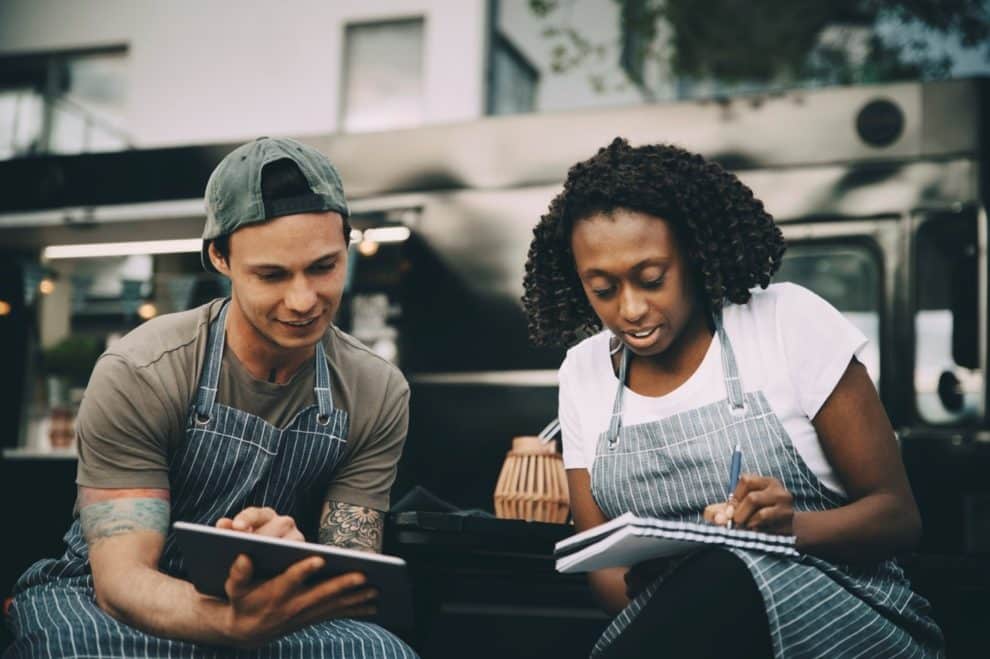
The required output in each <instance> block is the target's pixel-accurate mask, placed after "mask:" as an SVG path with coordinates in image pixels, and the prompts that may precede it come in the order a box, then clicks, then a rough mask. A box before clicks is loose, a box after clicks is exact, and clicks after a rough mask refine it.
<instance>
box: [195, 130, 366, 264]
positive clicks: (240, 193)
mask: <svg viewBox="0 0 990 659" xmlns="http://www.w3.org/2000/svg"><path fill="white" fill-rule="evenodd" d="M285 159H288V160H291V161H292V162H294V163H295V164H296V165H297V166H298V167H299V171H300V172H302V174H303V176H305V177H306V182H307V183H309V188H310V192H308V193H306V194H303V195H299V196H296V197H288V198H284V199H265V198H264V197H263V195H262V193H261V170H262V169H263V168H264V167H265V165H267V164H268V163H271V162H275V161H276V160H285ZM321 211H336V212H337V213H340V214H341V215H342V216H344V217H345V218H346V217H348V216H349V215H350V211H349V210H348V209H347V201H345V199H344V187H343V185H342V184H341V182H340V174H338V173H337V170H336V169H335V168H334V166H333V165H332V164H331V163H330V160H329V159H328V158H327V157H326V156H325V155H323V154H322V153H320V152H319V151H317V150H316V149H313V148H311V147H308V146H306V145H305V144H300V143H299V142H296V141H295V140H290V139H287V138H277V137H259V138H258V139H256V140H255V141H253V142H248V143H247V144H242V145H241V146H239V147H237V148H236V149H234V150H233V151H231V152H230V153H229V154H227V157H225V158H224V159H223V160H221V161H220V164H219V165H217V168H216V169H214V170H213V173H212V174H210V180H209V181H208V182H207V183H206V226H205V227H203V252H202V261H203V267H204V268H206V269H207V270H209V271H211V272H216V268H214V267H213V264H212V263H210V256H209V253H208V251H207V250H208V248H209V245H210V241H211V240H213V239H214V238H218V237H219V236H223V235H226V234H230V233H233V232H234V231H236V230H237V229H240V228H241V227H243V226H245V225H248V224H252V223H254V222H265V221H266V220H270V219H272V218H275V217H280V216H282V215H294V214H296V213H317V212H321Z"/></svg>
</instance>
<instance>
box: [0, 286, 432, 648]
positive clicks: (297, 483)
mask: <svg viewBox="0 0 990 659" xmlns="http://www.w3.org/2000/svg"><path fill="white" fill-rule="evenodd" d="M226 316H227V305H226V304H224V307H223V309H222V310H221V312H220V314H219V315H218V317H217V319H216V320H215V321H214V322H213V324H212V325H211V327H210V333H209V341H208V348H207V353H206V359H205V363H204V366H203V370H202V372H201V373H200V378H199V387H198V390H197V394H196V400H195V402H194V404H193V405H192V406H191V407H190V409H189V416H188V421H187V424H186V438H185V442H183V444H182V446H181V447H180V448H178V449H177V450H176V452H175V453H174V455H173V456H172V459H171V463H170V465H169V483H170V489H171V498H172V501H171V504H172V510H171V517H172V521H177V520H181V521H185V522H195V523H199V524H210V525H212V524H214V523H215V522H216V520H217V519H219V518H220V517H224V516H227V517H230V516H233V515H235V514H237V513H238V512H239V511H241V510H243V509H244V508H247V507H249V506H270V507H271V508H274V509H275V510H277V511H279V512H280V513H282V514H287V515H292V516H293V517H295V518H296V519H300V517H299V516H300V515H301V514H307V513H308V514H311V515H314V516H315V515H316V514H317V513H316V512H313V509H314V508H315V507H316V506H318V505H319V502H320V498H321V497H322V496H323V494H324V493H325V492H326V491H327V486H328V485H329V484H330V481H331V479H332V477H333V473H334V470H335V468H336V467H337V465H338V464H339V462H340V459H341V457H342V455H343V451H344V447H345V445H346V443H347V432H348V428H349V425H348V416H347V412H346V411H345V410H343V409H340V408H335V407H334V405H333V398H332V396H331V392H330V369H329V367H328V366H327V360H326V353H325V351H324V349H323V343H322V342H320V343H317V344H316V356H315V359H316V365H315V366H316V387H315V394H316V404H314V405H311V406H309V407H307V408H305V409H303V410H301V411H300V412H299V413H298V414H297V415H296V416H295V417H294V418H293V420H292V422H291V423H290V424H289V425H288V426H286V427H285V428H276V427H275V426H272V425H271V424H269V423H267V422H266V421H265V420H264V419H261V418H259V417H257V416H254V415H252V414H248V413H247V412H244V411H243V410H238V409H234V408H232V407H228V406H226V405H222V404H220V403H218V402H217V401H216V400H215V399H216V393H217V383H218V382H219V379H220V365H221V362H222V357H223V349H224V335H225V331H224V329H225V326H226V322H225V321H226ZM65 541H66V545H67V550H66V552H65V555H64V556H62V558H59V559H47V560H43V561H40V562H38V563H36V564H34V565H33V566H32V567H31V568H29V569H28V571H27V572H26V573H25V574H24V575H23V576H22V577H21V579H20V580H19V581H18V583H17V585H16V586H15V589H14V592H15V597H14V603H13V606H12V608H11V610H10V618H11V621H12V623H11V624H12V628H13V632H14V637H15V639H16V640H15V642H14V644H13V645H12V646H11V647H10V649H9V651H8V652H7V653H6V654H5V655H4V656H5V657H11V658H13V657H127V658H136V657H269V656H273V657H274V656H277V657H316V656H319V657H415V656H416V655H415V653H414V652H413V651H412V650H411V649H410V648H409V647H408V646H407V645H405V644H404V643H403V642H402V641H400V640H399V639H398V638H397V637H395V636H393V635H392V634H391V633H389V632H387V631H385V630H384V629H382V628H381V627H379V626H377V625H374V624H372V623H368V622H359V621H356V620H346V619H341V620H329V621H326V622H322V623H318V624H315V625H312V626H310V627H307V628H305V629H302V630H300V631H297V632H294V633H292V634H288V635H286V636H283V637H281V638H279V639H277V640H275V641H272V642H271V643H269V644H267V645H265V646H263V647H262V648H260V649H258V650H252V651H238V650H234V649H230V648H216V647H207V646H201V645H195V644H192V643H188V642H184V641H178V640H172V639H166V638H158V637H155V636H150V635H148V634H145V633H144V632H141V631H139V630H137V629H134V628H133V627H129V626H128V625H125V624H123V623H121V622H119V621H118V620H116V619H115V618H113V617H111V616H109V615H108V614H106V613H105V612H104V611H103V610H102V609H100V608H99V606H97V604H96V602H95V600H94V595H93V577H92V575H91V574H90V570H89V561H88V552H87V546H86V541H85V540H84V539H83V534H82V530H81V527H80V524H79V520H78V518H77V519H76V520H75V522H73V524H72V526H71V527H70V529H69V532H68V533H67V534H66V536H65ZM159 568H160V569H161V571H162V572H164V573H166V574H169V575H171V576H173V577H176V578H178V579H185V578H186V571H185V568H184V564H183V557H182V554H181V552H180V551H179V549H178V547H177V546H176V541H175V535H174V534H173V533H171V532H169V534H168V536H167V537H166V539H165V547H164V550H163V553H162V557H161V560H160V562H159Z"/></svg>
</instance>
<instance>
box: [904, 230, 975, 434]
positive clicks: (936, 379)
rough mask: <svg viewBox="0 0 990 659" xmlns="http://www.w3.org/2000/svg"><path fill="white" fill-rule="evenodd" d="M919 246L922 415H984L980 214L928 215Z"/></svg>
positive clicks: (951, 419)
mask: <svg viewBox="0 0 990 659" xmlns="http://www.w3.org/2000/svg"><path fill="white" fill-rule="evenodd" d="M914 244H915V249H914V258H915V275H916V278H915V281H916V285H915V296H916V297H915V299H916V311H915V316H914V332H915V353H914V360H915V364H914V372H915V376H914V388H915V397H916V398H915V401H916V404H917V408H918V414H919V415H920V416H921V418H922V419H923V420H924V421H927V422H928V423H933V424H943V423H958V422H961V421H969V420H976V419H979V418H981V417H982V415H983V403H982V396H983V373H982V371H981V368H980V363H979V362H980V356H979V339H978V336H979V320H978V314H979V299H980V298H979V295H980V292H979V289H980V285H979V276H978V270H977V268H978V263H979V258H978V254H979V251H978V241H977V226H976V216H975V213H973V212H969V213H938V214H931V215H929V216H927V217H926V218H925V219H924V221H923V222H922V224H921V225H920V227H919V228H918V231H917V234H916V235H915V241H914ZM984 295H985V293H984Z"/></svg>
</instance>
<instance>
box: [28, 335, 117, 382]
mask: <svg viewBox="0 0 990 659" xmlns="http://www.w3.org/2000/svg"><path fill="white" fill-rule="evenodd" d="M102 352H103V349H102V347H101V345H100V342H99V341H98V340H96V339H95V338H92V337H88V336H68V337H66V338H64V339H62V340H61V341H60V342H58V343H57V344H55V345H54V346H52V347H51V348H48V349H47V350H45V351H44V353H43V355H42V363H43V366H44V370H45V373H46V374H48V375H57V376H62V377H65V378H67V379H68V380H69V382H70V383H71V384H72V385H74V386H85V385H86V382H87V381H88V380H89V375H90V373H92V372H93V367H94V366H95V365H96V360H97V359H99V357H100V354H101V353H102Z"/></svg>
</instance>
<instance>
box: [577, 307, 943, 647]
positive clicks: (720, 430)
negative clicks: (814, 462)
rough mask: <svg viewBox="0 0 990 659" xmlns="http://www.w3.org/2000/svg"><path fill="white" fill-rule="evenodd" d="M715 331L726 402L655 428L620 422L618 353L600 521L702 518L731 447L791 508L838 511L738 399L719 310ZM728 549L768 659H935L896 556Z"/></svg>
mask: <svg viewBox="0 0 990 659" xmlns="http://www.w3.org/2000/svg"><path fill="white" fill-rule="evenodd" d="M715 326H716V332H717V335H718V340H719V342H720V346H721V349H722V371H723V377H724V380H725V388H726V390H727V393H728V397H727V398H726V399H725V400H722V401H720V402H716V403H712V404H710V405H705V406H703V407H699V408H696V409H692V410H687V411H684V412H680V413H678V414H675V415H673V416H670V417H667V418H664V419H661V420H659V421H655V422H649V423H642V424H637V425H634V426H630V427H623V426H622V394H623V391H624V388H625V382H626V373H627V369H628V358H629V357H628V350H626V351H624V352H623V355H622V359H621V360H620V368H619V387H618V392H617V393H616V396H615V403H614V407H613V410H612V417H611V422H610V425H609V429H608V430H606V431H605V432H603V433H602V434H601V436H600V437H599V438H598V444H597V448H596V455H595V462H594V465H593V469H592V475H591V491H592V495H593V496H594V499H595V501H596V502H597V503H598V505H599V507H600V508H601V509H602V511H603V512H604V513H605V515H606V516H608V517H609V518H613V517H616V516H618V515H621V514H622V513H625V512H628V511H632V512H633V513H635V514H637V515H643V516H652V517H659V518H664V519H675V520H685V521H694V522H701V521H703V518H702V511H703V510H704V508H705V506H707V505H708V504H710V503H715V502H718V501H724V500H725V496H726V492H725V481H726V476H727V474H728V473H729V461H730V460H731V456H732V452H733V449H734V447H735V446H736V445H737V444H739V445H740V446H741V447H742V451H743V455H744V456H745V458H744V460H745V468H746V470H747V471H751V472H754V473H757V474H760V475H762V476H772V477H774V478H777V479H778V480H780V481H781V482H782V483H783V484H784V486H785V487H786V488H787V489H788V490H789V491H790V493H791V494H792V495H793V497H794V509H795V510H796V511H805V510H828V509H832V508H837V507H839V506H842V505H845V503H846V502H847V500H846V499H845V498H844V497H842V496H840V495H838V494H836V493H834V492H832V491H831V490H829V489H827V488H826V487H825V486H824V485H822V483H821V482H820V481H819V480H818V479H817V478H816V477H815V475H814V473H813V472H812V471H811V469H809V468H808V466H807V465H806V464H805V463H804V461H803V460H802V459H801V457H800V456H799V455H798V453H797V452H796V450H795V449H794V446H793V445H792V444H791V441H790V439H789V438H788V436H787V433H786V431H785V430H784V427H783V425H782V424H781V422H780V420H779V419H778V418H777V416H776V415H775V414H774V412H773V410H772V409H771V408H770V405H769V403H768V402H767V400H766V398H765V397H764V395H763V393H762V392H760V391H756V392H753V393H748V394H744V393H743V388H742V384H741V382H740V379H739V370H738V367H737V365H736V360H735V356H734V355H733V352H732V346H731V345H730V343H729V339H728V337H727V336H726V333H725V330H724V328H723V326H722V321H721V317H720V314H719V315H717V317H716V318H715ZM729 551H731V552H732V553H733V554H735V555H736V556H738V557H739V558H740V559H741V560H742V561H743V562H744V563H745V564H746V566H747V567H748V568H749V571H750V573H751V574H752V576H753V579H754V581H755V582H756V585H757V587H758V588H759V590H760V593H761V595H762V596H763V602H764V604H765V606H766V612H767V618H768V620H769V623H770V634H771V637H772V638H771V640H772V643H773V650H774V656H775V657H777V659H782V658H785V657H788V658H790V657H870V658H874V657H922V656H925V657H930V656H941V655H942V645H943V643H942V634H941V632H940V630H939V628H938V626H937V625H936V624H935V623H934V621H933V620H932V619H931V616H930V606H929V604H928V602H927V601H926V600H924V599H923V598H921V597H919V596H918V595H916V594H914V593H913V592H911V587H910V584H909V583H908V581H907V579H906V578H905V576H904V573H903V572H902V571H901V569H900V568H899V567H898V566H897V564H896V563H895V562H894V561H893V560H886V561H883V562H880V563H875V564H870V565H838V564H833V563H829V562H826V561H824V560H822V559H820V558H816V557H813V556H807V555H803V556H801V558H799V559H789V558H785V557H778V556H769V555H765V554H760V553H757V552H753V551H749V550H741V549H729ZM682 560H683V559H682ZM677 567H678V563H676V562H675V563H674V564H672V565H671V566H670V568H669V570H668V571H667V572H666V573H665V574H664V575H661V576H660V577H659V578H658V579H657V580H656V581H654V582H653V583H652V584H651V585H650V586H649V587H648V588H646V589H645V590H644V591H643V592H642V593H641V594H640V595H639V596H638V597H636V598H635V599H634V600H632V602H630V603H629V605H628V606H627V607H626V608H625V609H624V610H623V611H622V612H621V613H619V615H618V616H617V617H616V618H615V620H613V621H612V624H611V625H609V627H608V628H607V629H606V630H605V632H604V633H603V634H602V636H601V638H600V639H599V640H598V643H597V644H596V645H595V647H594V649H593V650H592V656H596V655H599V654H600V653H602V652H603V651H604V650H605V649H606V648H607V647H608V646H609V644H610V643H611V642H612V641H614V640H615V639H616V638H617V637H618V635H619V634H621V633H622V631H623V630H624V629H625V628H626V626H627V625H628V624H629V623H630V622H631V621H632V620H633V619H634V618H635V617H636V616H637V615H638V614H639V612H640V611H641V610H642V609H643V606H644V605H645V604H646V602H647V601H648V600H649V598H650V597H652V596H653V593H655V592H656V591H657V589H659V588H661V587H662V583H663V580H664V578H666V576H667V575H669V574H671V573H672V572H673V571H674V570H676V569H677ZM712 597H718V593H716V592H713V593H712ZM661 655H662V648H658V650H657V656H661Z"/></svg>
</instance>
